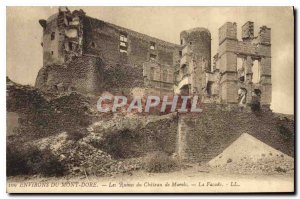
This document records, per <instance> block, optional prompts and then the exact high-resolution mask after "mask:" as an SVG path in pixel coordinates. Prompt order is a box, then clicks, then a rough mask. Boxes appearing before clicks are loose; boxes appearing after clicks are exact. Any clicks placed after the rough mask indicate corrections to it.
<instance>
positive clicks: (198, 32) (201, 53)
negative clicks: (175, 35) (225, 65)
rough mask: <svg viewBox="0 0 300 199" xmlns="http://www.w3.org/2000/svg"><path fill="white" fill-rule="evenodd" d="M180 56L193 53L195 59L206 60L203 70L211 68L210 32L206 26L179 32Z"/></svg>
mask: <svg viewBox="0 0 300 199" xmlns="http://www.w3.org/2000/svg"><path fill="white" fill-rule="evenodd" d="M180 44H181V45H182V46H183V50H182V56H184V55H185V54H186V53H188V54H190V55H191V54H193V57H194V58H196V60H197V61H200V62H202V61H203V62H206V64H205V65H206V67H205V70H208V71H210V68H211V34H210V32H209V30H208V29H206V28H193V29H190V30H185V31H182V32H181V33H180Z"/></svg>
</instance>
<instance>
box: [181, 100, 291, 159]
mask: <svg viewBox="0 0 300 199" xmlns="http://www.w3.org/2000/svg"><path fill="white" fill-rule="evenodd" d="M227 108H228V107H227V106H223V107H222V106H221V105H213V104H206V105H205V106H204V107H203V112H202V113H201V114H200V115H199V116H180V117H179V120H178V121H179V122H178V126H179V128H178V138H179V139H180V140H178V146H177V151H178V152H179V156H180V157H182V158H183V159H187V160H189V161H195V162H207V161H209V160H211V159H212V158H214V157H216V156H217V155H219V154H220V153H221V152H222V151H223V150H224V149H225V148H226V147H228V146H229V145H230V144H231V143H232V142H234V141H235V140H236V139H237V138H238V137H239V136H240V135H241V134H243V133H248V134H250V135H252V136H254V137H256V138H257V139H259V140H261V141H262V142H264V143H266V144H268V145H270V146H271V147H273V148H275V149H277V150H279V151H282V152H283V153H285V154H287V155H289V156H292V157H293V156H294V122H293V121H292V120H289V119H279V118H278V117H276V116H275V115H274V113H272V112H270V111H267V112H263V113H262V114H261V115H255V114H254V113H252V112H246V111H240V110H239V109H231V110H226V109H227Z"/></svg>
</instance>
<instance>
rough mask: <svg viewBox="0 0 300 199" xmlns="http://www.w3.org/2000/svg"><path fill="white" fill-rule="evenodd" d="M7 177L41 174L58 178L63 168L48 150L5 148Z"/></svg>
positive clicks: (18, 146)
mask: <svg viewBox="0 0 300 199" xmlns="http://www.w3.org/2000/svg"><path fill="white" fill-rule="evenodd" d="M6 160H7V162H6V165H7V176H15V175H33V174H41V175H44V176H60V175H63V174H64V172H65V171H66V168H65V166H64V165H63V164H62V163H61V162H60V161H59V159H58V158H57V157H56V156H55V155H53V154H52V152H51V151H50V149H45V150H40V149H38V148H37V147H34V146H28V147H24V146H22V145H21V146H20V145H18V144H17V145H16V146H14V145H13V146H12V145H8V146H7V155H6Z"/></svg>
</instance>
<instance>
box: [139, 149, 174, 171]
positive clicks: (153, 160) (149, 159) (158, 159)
mask: <svg viewBox="0 0 300 199" xmlns="http://www.w3.org/2000/svg"><path fill="white" fill-rule="evenodd" d="M177 167H178V163H177V161H175V160H174V159H172V158H171V157H169V156H168V155H167V154H166V153H164V152H162V151H156V152H152V153H149V154H148V155H147V156H146V157H145V161H144V169H145V170H146V171H148V172H152V173H163V172H170V171H173V170H175V169H176V168H177Z"/></svg>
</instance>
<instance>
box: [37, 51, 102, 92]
mask: <svg viewBox="0 0 300 199" xmlns="http://www.w3.org/2000/svg"><path fill="white" fill-rule="evenodd" d="M102 84H103V63H102V62H101V60H100V59H99V58H97V57H91V56H83V57H80V58H76V59H74V60H73V61H71V62H70V63H68V64H62V65H58V64H56V65H48V66H43V67H42V68H41V70H40V71H39V73H38V76H37V79H36V84H35V86H36V87H37V88H39V89H41V90H43V91H46V92H47V91H50V92H66V91H73V90H77V91H80V92H82V93H89V92H92V93H95V92H100V91H101V89H102Z"/></svg>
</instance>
